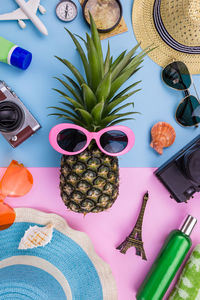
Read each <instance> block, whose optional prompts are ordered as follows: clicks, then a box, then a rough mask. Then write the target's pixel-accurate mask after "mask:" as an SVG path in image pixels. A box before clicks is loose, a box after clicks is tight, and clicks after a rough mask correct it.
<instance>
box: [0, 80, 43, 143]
mask: <svg viewBox="0 0 200 300" xmlns="http://www.w3.org/2000/svg"><path fill="white" fill-rule="evenodd" d="M40 127H41V126H40V124H39V123H38V122H37V121H36V119H35V118H34V117H33V116H32V114H31V113H30V112H29V111H28V109H27V108H26V107H25V106H24V104H23V103H22V102H21V101H20V99H19V98H18V97H17V96H16V94H15V93H14V92H13V91H12V90H11V88H9V87H8V86H7V85H6V83H5V82H4V81H0V132H1V133H2V135H3V136H4V137H5V139H6V140H7V141H8V142H9V143H10V145H11V146H12V147H14V148H15V147H17V146H19V145H20V144H21V143H22V142H24V141H25V140H27V139H28V138H29V137H30V136H31V135H33V134H34V133H35V132H36V131H37V130H38V129H40Z"/></svg>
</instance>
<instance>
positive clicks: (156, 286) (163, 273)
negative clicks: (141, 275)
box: [136, 215, 197, 300]
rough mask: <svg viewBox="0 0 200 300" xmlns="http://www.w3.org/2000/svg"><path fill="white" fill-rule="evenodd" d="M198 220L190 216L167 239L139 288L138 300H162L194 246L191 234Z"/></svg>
mask: <svg viewBox="0 0 200 300" xmlns="http://www.w3.org/2000/svg"><path fill="white" fill-rule="evenodd" d="M196 222H197V220H196V219H195V218H194V217H192V216H190V215H188V216H187V218H186V219H185V221H184V223H183V225H182V227H181V229H180V230H173V231H172V232H171V233H170V234H169V236H168V238H167V239H166V241H165V243H164V245H163V247H162V249H161V251H160V253H159V254H158V256H157V258H156V260H155V262H154V263H153V265H152V267H151V269H150V271H149V273H148V274H147V276H146V278H145V280H144V281H143V283H142V285H141V286H140V288H139V291H138V293H137V295H136V298H137V300H162V299H163V297H164V295H165V293H166V291H167V289H168V287H169V285H170V283H171V282H172V280H173V278H174V276H175V275H176V273H177V271H178V269H179V267H180V266H181V264H182V262H183V260H184V258H185V257H186V255H187V253H188V251H189V250H190V247H191V245H192V242H191V239H190V234H191V232H192V230H193V228H194V226H195V224H196Z"/></svg>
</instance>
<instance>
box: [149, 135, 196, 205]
mask: <svg viewBox="0 0 200 300" xmlns="http://www.w3.org/2000/svg"><path fill="white" fill-rule="evenodd" d="M155 175H156V176H157V177H158V179H159V180H160V181H161V182H162V183H163V184H164V186H165V187H166V188H167V189H168V191H169V192H170V194H171V198H174V199H175V200H176V201H177V202H187V200H189V199H190V198H191V197H192V198H193V195H194V193H196V192H199V191H200V135H198V136H197V137H196V138H195V139H194V140H192V141H191V142H190V143H189V144H188V145H186V146H185V147H184V148H183V149H182V150H180V151H179V152H178V153H177V154H175V155H174V156H173V157H172V158H171V159H170V160H169V161H167V162H166V163H165V164H164V165H163V166H161V167H160V168H159V169H158V170H157V171H156V172H155Z"/></svg>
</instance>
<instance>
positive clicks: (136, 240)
mask: <svg viewBox="0 0 200 300" xmlns="http://www.w3.org/2000/svg"><path fill="white" fill-rule="evenodd" d="M148 199H149V194H148V192H147V193H146V194H145V195H144V198H143V202H142V207H141V210H140V214H139V216H138V219H137V222H136V224H135V227H134V228H133V230H132V231H131V233H130V234H129V236H128V237H127V238H126V239H125V240H124V242H123V243H121V245H119V246H118V247H117V249H118V250H120V252H121V253H123V254H125V253H126V251H127V250H128V249H129V248H130V247H135V248H136V255H139V256H142V259H144V260H147V258H146V254H145V251H144V247H143V241H142V222H143V217H144V211H145V208H146V204H147V201H148Z"/></svg>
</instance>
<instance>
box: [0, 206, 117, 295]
mask: <svg viewBox="0 0 200 300" xmlns="http://www.w3.org/2000/svg"><path fill="white" fill-rule="evenodd" d="M15 211H16V222H15V223H14V224H13V225H12V226H11V227H10V228H9V229H7V230H4V231H1V232H0V257H1V262H0V299H3V298H1V293H6V292H8V295H9V293H10V294H11V293H12V292H15V291H17V292H18V294H19V295H20V297H21V298H20V299H26V298H24V297H25V296H24V297H22V294H23V290H24V291H26V292H29V293H32V290H33V289H34V291H36V292H35V293H36V294H37V295H39V294H38V293H41V295H43V294H44V291H43V290H42V289H41V290H40V291H39V285H40V282H39V280H38V281H37V280H35V282H34V280H33V279H32V278H39V277H43V276H44V274H45V272H46V273H48V274H47V275H45V277H43V278H44V281H45V278H46V282H48V280H50V276H51V278H53V279H55V280H53V279H51V282H52V286H53V285H55V286H57V283H58V284H59V286H60V287H61V288H62V290H63V291H64V294H65V296H66V297H62V298H61V299H59V300H62V299H67V300H68V299H69V300H70V299H96V300H100V299H102V300H103V299H104V300H116V299H117V289H116V283H115V280H114V278H113V276H112V272H111V269H110V267H109V266H108V265H107V264H106V263H105V262H104V261H102V259H100V258H99V257H98V256H97V254H96V253H95V251H94V247H93V245H92V243H91V241H90V239H89V238H88V236H87V235H86V234H85V233H82V232H79V231H76V230H73V229H71V228H70V227H69V226H68V224H67V223H66V221H65V220H64V219H63V218H62V217H60V216H58V215H55V214H47V213H44V212H41V211H37V210H35V209H30V208H16V209H15ZM50 222H51V223H53V225H54V232H53V238H52V241H51V242H50V243H49V244H48V245H46V246H45V247H38V248H33V249H28V250H19V249H18V245H19V242H20V240H21V238H22V237H23V235H24V232H25V231H26V230H27V229H28V228H29V226H30V225H31V226H33V225H35V224H36V225H39V226H40V225H46V224H48V223H50ZM30 267H31V272H30V269H29V268H30ZM27 270H28V271H27ZM22 273H23V274H26V275H25V276H23V277H22V278H20V275H19V274H22ZM5 274H10V275H9V276H8V277H7V279H6V280H5ZM34 274H35V275H34ZM37 274H38V276H37ZM11 275H12V276H11ZM3 278H4V280H3ZM11 279H12V280H11ZM10 281H11V282H10ZM54 281H56V282H57V283H56V282H54ZM13 282H14V283H15V284H14V287H13ZM43 285H44V282H43ZM49 285H50V284H49ZM29 287H30V288H29ZM57 288H58V286H57ZM58 290H59V288H58ZM47 292H48V293H49V289H47ZM60 293H61V290H60ZM61 294H62V293H61ZM3 295H4V294H3ZM23 295H25V293H24V294H23ZM34 295H35V294H34ZM41 295H40V296H41ZM31 296H32V294H31ZM31 296H30V298H31ZM33 298H34V297H33ZM47 298H48V297H47ZM17 299H18V298H17ZM31 299H32V298H31ZM34 299H35V298H34ZM36 299H37V298H36ZM38 299H39V298H38ZM41 299H43V298H42V296H41ZM44 299H46V298H44ZM51 299H54V298H51ZM55 299H56V298H55Z"/></svg>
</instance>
